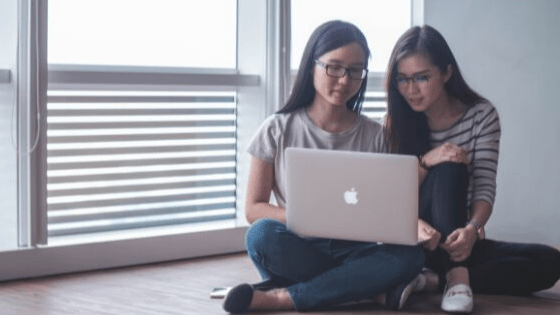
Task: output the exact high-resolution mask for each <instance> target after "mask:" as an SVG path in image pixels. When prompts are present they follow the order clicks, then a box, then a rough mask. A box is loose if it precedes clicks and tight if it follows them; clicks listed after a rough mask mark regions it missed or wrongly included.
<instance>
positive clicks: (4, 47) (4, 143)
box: [0, 1, 25, 272]
mask: <svg viewBox="0 0 560 315" xmlns="http://www.w3.org/2000/svg"><path fill="white" fill-rule="evenodd" d="M0 7H1V9H0V70H3V72H2V74H3V75H7V72H8V71H9V72H10V74H9V76H8V77H3V78H2V79H0V174H2V176H0V251H3V250H13V249H15V248H17V247H18V241H17V236H18V234H17V232H18V218H17V214H18V208H17V207H18V156H23V157H25V155H24V153H25V152H19V153H20V154H21V155H19V154H18V142H19V141H18V128H19V126H18V112H19V107H18V105H17V101H18V97H17V91H18V88H17V85H16V82H14V81H15V78H17V60H18V56H17V51H18V44H17V40H18V14H17V12H18V3H17V2H16V1H2V2H0ZM24 150H25V149H24ZM3 272H6V271H3Z"/></svg>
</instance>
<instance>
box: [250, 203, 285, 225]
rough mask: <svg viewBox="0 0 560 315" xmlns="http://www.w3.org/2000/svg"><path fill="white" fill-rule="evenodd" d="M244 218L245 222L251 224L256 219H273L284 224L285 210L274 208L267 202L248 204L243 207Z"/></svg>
mask: <svg viewBox="0 0 560 315" xmlns="http://www.w3.org/2000/svg"><path fill="white" fill-rule="evenodd" d="M245 218H246V219H247V222H249V223H253V222H255V221H256V220H258V219H263V218H267V219H273V220H277V221H280V222H282V223H286V209H284V208H282V207H278V206H275V205H273V204H271V203H268V202H258V203H254V204H248V205H247V206H246V207H245Z"/></svg>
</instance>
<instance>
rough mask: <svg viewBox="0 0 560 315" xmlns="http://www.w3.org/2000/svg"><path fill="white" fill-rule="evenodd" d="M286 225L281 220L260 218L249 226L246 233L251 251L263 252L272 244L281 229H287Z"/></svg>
mask: <svg viewBox="0 0 560 315" xmlns="http://www.w3.org/2000/svg"><path fill="white" fill-rule="evenodd" d="M285 229H286V226H285V225H284V224H282V223H281V222H278V221H274V220H270V219H260V220H257V221H256V222H255V223H253V225H251V226H250V227H249V229H248V230H247V233H246V234H245V245H246V247H247V251H249V252H261V251H262V249H264V248H266V247H267V246H270V244H272V243H273V239H274V238H275V237H276V235H277V234H278V232H279V231H281V230H285Z"/></svg>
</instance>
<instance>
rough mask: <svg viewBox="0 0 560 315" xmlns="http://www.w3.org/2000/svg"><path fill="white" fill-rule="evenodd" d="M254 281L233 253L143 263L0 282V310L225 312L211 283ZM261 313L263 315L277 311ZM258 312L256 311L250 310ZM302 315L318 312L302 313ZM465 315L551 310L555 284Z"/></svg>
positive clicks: (434, 310)
mask: <svg viewBox="0 0 560 315" xmlns="http://www.w3.org/2000/svg"><path fill="white" fill-rule="evenodd" d="M258 280H259V277H258V274H257V272H256V270H255V268H254V267H253V266H252V264H251V262H250V260H249V258H248V257H247V256H246V255H245V254H233V255H224V256H216V257H208V258H201V259H191V260H185V261H175V262H167V263H159V264H153V265H146V266H137V267H128V268H118V269H111V270H101V271H94V272H87V273H77V274H70V275H60V276H54V277H44V278H36V279H28V280H20V281H11V282H3V283H0V313H1V314H9V315H11V314H40V315H50V314H53V315H55V314H56V315H66V314H101V315H105V314H107V315H113V314H115V315H116V314H118V315H127V314H131V315H132V314H134V315H153V314H165V315H168V314H169V315H174V314H182V315H184V314H225V312H224V311H223V310H222V308H221V301H220V300H212V299H210V298H209V293H210V290H211V288H212V287H214V286H233V285H236V284H239V283H243V282H249V283H252V282H257V281H258ZM439 299H440V297H439V296H438V295H436V294H418V295H413V296H411V298H410V300H409V302H408V303H407V305H406V306H405V309H404V310H403V311H401V312H391V311H387V310H385V309H383V308H382V307H380V306H379V305H375V304H362V305H356V306H351V307H344V308H339V309H336V310H332V311H329V312H328V313H329V314H337V315H350V314H400V315H409V314H427V313H429V314H445V313H444V312H442V311H441V310H440V309H439ZM285 313H286V312H281V313H268V314H285ZM252 314H259V313H252ZM306 314H310V315H318V314H325V312H311V313H306ZM473 314H489V315H502V314H508V315H521V314H523V315H526V314H541V315H549V314H550V315H553V314H554V315H558V314H560V283H557V284H556V286H555V287H554V288H552V289H550V290H546V291H543V292H540V293H538V297H522V298H519V297H510V296H486V295H476V296H475V312H474V313H473Z"/></svg>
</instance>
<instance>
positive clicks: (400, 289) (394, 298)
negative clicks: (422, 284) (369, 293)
mask: <svg viewBox="0 0 560 315" xmlns="http://www.w3.org/2000/svg"><path fill="white" fill-rule="evenodd" d="M420 277H421V276H420V275H418V276H416V278H414V279H413V280H412V281H410V282H409V283H403V284H401V285H398V286H396V287H395V288H393V289H391V290H389V291H387V293H386V294H385V306H386V307H387V308H389V309H392V310H397V311H399V310H401V309H402V308H403V307H404V304H405V303H406V300H408V297H409V296H410V293H412V291H414V289H415V288H416V287H417V285H418V282H419V281H420Z"/></svg>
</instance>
